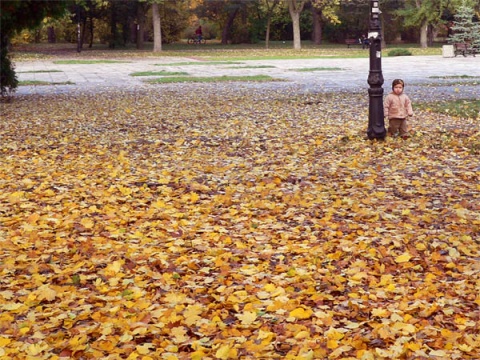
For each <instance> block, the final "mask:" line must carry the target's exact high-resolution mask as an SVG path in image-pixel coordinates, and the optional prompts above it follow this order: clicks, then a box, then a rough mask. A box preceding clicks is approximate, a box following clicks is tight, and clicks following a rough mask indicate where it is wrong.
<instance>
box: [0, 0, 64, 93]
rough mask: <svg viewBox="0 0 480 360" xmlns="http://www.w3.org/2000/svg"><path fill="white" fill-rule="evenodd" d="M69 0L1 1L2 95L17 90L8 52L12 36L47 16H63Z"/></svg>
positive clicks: (34, 25) (0, 86)
mask: <svg viewBox="0 0 480 360" xmlns="http://www.w3.org/2000/svg"><path fill="white" fill-rule="evenodd" d="M66 5H67V1H48V0H44V1H42V0H2V1H0V61H1V64H0V68H1V72H0V92H1V96H5V95H8V94H9V93H12V92H14V91H15V89H16V88H17V86H18V80H17V77H16V74H15V71H14V67H13V64H12V62H11V60H10V56H9V53H8V46H9V43H10V39H11V37H12V36H13V35H14V34H15V33H16V32H17V31H21V30H23V29H32V28H35V27H36V26H38V25H39V24H40V22H41V21H42V20H43V19H44V18H45V17H47V16H49V17H51V18H56V17H59V16H61V15H62V14H63V13H64V11H65V7H66Z"/></svg>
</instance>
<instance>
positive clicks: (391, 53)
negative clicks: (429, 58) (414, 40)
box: [388, 49, 412, 56]
mask: <svg viewBox="0 0 480 360" xmlns="http://www.w3.org/2000/svg"><path fill="white" fill-rule="evenodd" d="M410 55H412V53H411V52H410V50H407V49H392V50H390V51H389V52H388V56H410Z"/></svg>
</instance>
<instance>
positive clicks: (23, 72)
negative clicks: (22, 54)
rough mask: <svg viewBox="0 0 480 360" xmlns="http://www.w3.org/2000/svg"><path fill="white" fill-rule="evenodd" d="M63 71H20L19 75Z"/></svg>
mask: <svg viewBox="0 0 480 360" xmlns="http://www.w3.org/2000/svg"><path fill="white" fill-rule="evenodd" d="M59 72H63V71H61V70H30V71H18V72H17V73H18V74H40V73H59Z"/></svg>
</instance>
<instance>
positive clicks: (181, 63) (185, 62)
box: [155, 61, 243, 66]
mask: <svg viewBox="0 0 480 360" xmlns="http://www.w3.org/2000/svg"><path fill="white" fill-rule="evenodd" d="M237 64H238V65H240V64H243V62H236V61H183V62H175V63H168V64H155V65H156V66H189V65H237Z"/></svg>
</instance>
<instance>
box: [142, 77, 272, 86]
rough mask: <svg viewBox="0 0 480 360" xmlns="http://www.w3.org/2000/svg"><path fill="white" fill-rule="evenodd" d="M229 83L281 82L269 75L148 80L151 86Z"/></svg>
mask: <svg viewBox="0 0 480 360" xmlns="http://www.w3.org/2000/svg"><path fill="white" fill-rule="evenodd" d="M227 81H257V82H258V81H260V82H263V81H279V80H278V79H274V78H272V77H271V76H267V75H255V76H205V77H189V76H173V77H165V78H159V79H151V80H146V82H148V83H150V84H158V83H186V82H191V83H211V82H227Z"/></svg>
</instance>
